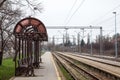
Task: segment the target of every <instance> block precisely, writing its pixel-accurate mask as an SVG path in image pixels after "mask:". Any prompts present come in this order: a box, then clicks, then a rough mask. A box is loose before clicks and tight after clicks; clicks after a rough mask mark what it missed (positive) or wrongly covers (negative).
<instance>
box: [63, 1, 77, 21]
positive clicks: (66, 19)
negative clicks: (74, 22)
mask: <svg viewBox="0 0 120 80" xmlns="http://www.w3.org/2000/svg"><path fill="white" fill-rule="evenodd" d="M76 3H77V0H75V1H74V3H73V5H72V7H71V9H70V11H69V12H68V15H67V17H66V19H65V21H64V22H66V21H67V19H68V18H69V16H70V13H71V12H72V10H73V8H74V7H75V5H76Z"/></svg>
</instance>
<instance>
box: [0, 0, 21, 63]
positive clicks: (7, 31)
mask: <svg viewBox="0 0 120 80" xmlns="http://www.w3.org/2000/svg"><path fill="white" fill-rule="evenodd" d="M0 15H1V16H0V37H1V38H0V39H1V40H0V43H1V45H0V65H2V58H3V52H4V50H5V47H7V43H8V41H9V39H10V37H11V36H12V26H13V24H15V23H16V21H17V20H18V19H19V16H20V15H21V12H20V10H19V9H16V10H12V5H11V4H10V3H9V2H8V1H5V2H4V5H2V6H1V7H0Z"/></svg>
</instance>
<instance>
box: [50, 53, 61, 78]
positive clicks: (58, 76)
mask: <svg viewBox="0 0 120 80" xmlns="http://www.w3.org/2000/svg"><path fill="white" fill-rule="evenodd" d="M51 60H52V63H53V65H54V67H55V71H56V74H57V78H58V80H61V77H60V75H59V72H58V69H57V67H56V65H55V62H54V60H53V56H52V55H51Z"/></svg>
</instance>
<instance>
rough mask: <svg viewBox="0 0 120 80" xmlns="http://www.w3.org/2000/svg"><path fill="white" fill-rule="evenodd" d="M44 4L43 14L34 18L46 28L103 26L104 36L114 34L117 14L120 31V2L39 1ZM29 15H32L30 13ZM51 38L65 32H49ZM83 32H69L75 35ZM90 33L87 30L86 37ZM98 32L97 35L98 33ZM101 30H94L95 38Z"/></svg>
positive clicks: (81, 0)
mask: <svg viewBox="0 0 120 80" xmlns="http://www.w3.org/2000/svg"><path fill="white" fill-rule="evenodd" d="M38 1H39V2H41V3H42V7H43V10H42V13H39V12H37V13H35V14H34V15H33V16H34V17H36V18H39V19H40V20H41V21H42V22H43V23H44V24H45V25H46V26H90V25H92V26H102V27H103V35H107V34H109V35H112V34H114V24H115V15H114V14H113V12H114V11H116V12H117V19H116V20H117V32H118V31H120V0H38ZM28 15H31V13H29V14H28ZM47 31H48V34H49V37H52V36H53V35H55V36H57V35H59V36H60V35H61V36H62V34H63V33H65V31H64V30H49V29H48V30H47ZM80 31H81V30H80V29H79V30H74V29H73V30H68V33H70V35H75V36H76V32H80ZM89 32H90V31H89V30H86V31H85V35H87V34H88V33H89ZM96 32H97V33H96ZM95 34H99V30H93V37H95Z"/></svg>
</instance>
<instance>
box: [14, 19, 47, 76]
mask: <svg viewBox="0 0 120 80" xmlns="http://www.w3.org/2000/svg"><path fill="white" fill-rule="evenodd" d="M13 33H14V35H15V57H14V61H15V75H16V76H17V75H22V74H25V75H26V76H28V75H31V76H33V75H34V68H39V63H40V61H41V60H40V59H41V58H39V57H41V55H39V54H40V50H39V49H40V47H41V46H40V45H39V44H41V42H42V41H47V40H48V36H47V31H46V28H45V26H44V24H43V23H42V22H41V21H40V20H38V19H36V18H32V17H28V18H24V19H22V20H21V21H19V22H18V23H17V25H16V26H15V28H14V31H13Z"/></svg>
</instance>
